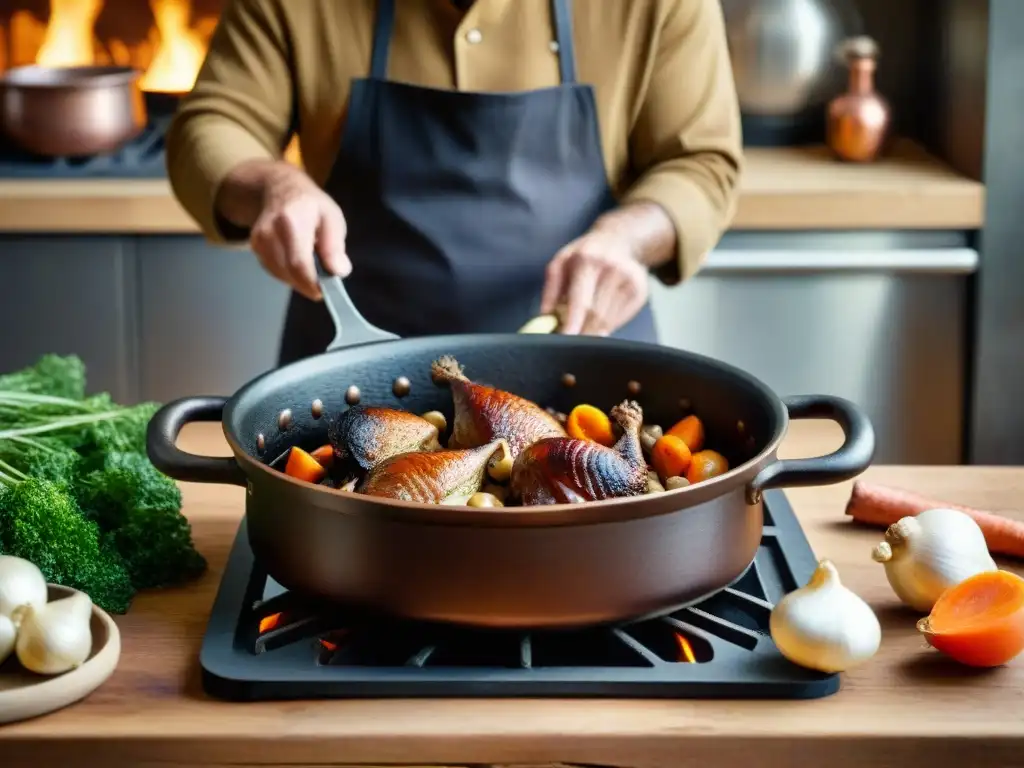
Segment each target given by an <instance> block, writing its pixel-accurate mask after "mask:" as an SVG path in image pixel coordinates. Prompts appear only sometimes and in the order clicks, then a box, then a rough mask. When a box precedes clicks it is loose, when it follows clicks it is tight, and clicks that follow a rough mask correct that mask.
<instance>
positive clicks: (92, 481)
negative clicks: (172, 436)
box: [75, 453, 206, 589]
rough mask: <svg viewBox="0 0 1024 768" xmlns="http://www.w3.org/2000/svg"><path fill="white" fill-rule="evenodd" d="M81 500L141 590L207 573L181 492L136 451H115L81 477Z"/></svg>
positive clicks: (77, 490)
mask: <svg viewBox="0 0 1024 768" xmlns="http://www.w3.org/2000/svg"><path fill="white" fill-rule="evenodd" d="M75 492H76V494H77V496H78V502H79V504H80V505H81V507H82V509H83V510H84V511H85V514H86V515H87V516H89V517H90V518H92V519H94V520H96V522H97V523H98V524H99V526H100V529H101V530H103V531H105V532H109V533H110V534H111V541H112V542H113V544H114V546H115V547H116V549H117V551H118V552H119V553H120V555H121V557H122V558H123V559H124V562H125V564H126V566H127V567H128V573H129V574H131V577H132V583H133V584H134V585H135V586H136V588H137V589H149V588H151V587H167V586H174V585H177V584H181V583H182V582H183V581H187V580H189V579H192V578H194V577H195V576H198V575H200V574H201V573H202V572H203V571H205V570H206V560H205V559H204V558H203V556H202V555H200V554H199V553H198V552H196V550H195V547H194V545H193V544H192V530H191V527H190V526H189V524H188V520H186V519H185V517H184V516H183V515H182V514H181V512H180V510H181V491H180V490H179V489H178V486H177V484H176V483H175V482H174V481H173V480H171V479H170V478H169V477H167V476H166V475H163V474H161V473H160V472H159V471H158V470H157V469H156V467H154V466H153V465H152V464H151V463H150V462H149V459H147V458H146V457H145V456H143V455H141V454H138V453H111V454H108V455H107V456H106V458H105V461H104V464H103V466H102V467H101V468H99V469H96V470H93V471H92V472H89V473H88V474H85V475H83V476H82V477H81V479H80V480H79V481H78V483H77V484H76V486H75Z"/></svg>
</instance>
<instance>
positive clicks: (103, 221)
mask: <svg viewBox="0 0 1024 768" xmlns="http://www.w3.org/2000/svg"><path fill="white" fill-rule="evenodd" d="M984 207H985V187H984V185H983V184H981V183H979V182H977V181H973V180H971V179H968V178H965V177H964V176H961V175H959V174H957V173H956V172H955V171H953V170H952V169H951V168H950V167H949V166H947V165H945V164H944V163H942V162H941V161H939V160H938V159H936V158H935V157H933V156H931V155H929V154H928V153H926V152H924V151H923V150H922V149H921V148H920V147H918V146H917V145H915V144H913V143H911V142H907V141H900V142H896V144H895V146H894V148H893V151H892V152H891V153H890V154H889V155H888V156H887V157H885V158H883V159H881V160H879V161H878V162H876V163H873V164H869V165H848V164H844V163H840V162H837V161H835V160H833V159H832V158H831V157H830V156H829V155H828V152H827V151H826V150H825V148H824V147H810V148H777V149H755V148H751V149H748V150H747V152H746V168H745V170H744V175H743V180H742V187H741V195H740V202H739V207H738V210H737V213H736V217H735V219H734V221H733V226H732V228H733V229H736V230H752V229H754V230H756V229H766V230H802V229H828V230H841V229H977V228H979V227H981V225H982V223H983V220H984ZM0 232H24V233H28V232H36V233H75V232H81V233H93V234H95V233H124V234H158V233H169V234H174V233H189V234H193V233H196V232H197V229H196V226H195V224H194V223H193V222H192V220H191V219H190V218H189V216H188V215H187V214H186V213H185V211H184V210H182V208H181V206H180V205H178V202H177V201H176V200H175V199H174V196H173V195H172V194H171V190H170V186H169V185H168V183H167V182H166V181H165V180H162V179H147V180H132V179H95V180H80V181H63V180H15V179H6V180H0Z"/></svg>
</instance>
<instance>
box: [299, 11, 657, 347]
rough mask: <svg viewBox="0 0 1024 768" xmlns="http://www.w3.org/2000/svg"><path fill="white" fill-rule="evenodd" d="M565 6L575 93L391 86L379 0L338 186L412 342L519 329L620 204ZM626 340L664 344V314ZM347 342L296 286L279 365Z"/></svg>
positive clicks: (364, 302)
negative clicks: (548, 273)
mask: <svg viewBox="0 0 1024 768" xmlns="http://www.w3.org/2000/svg"><path fill="white" fill-rule="evenodd" d="M551 9H552V14H553V16H554V22H555V25H554V26H555V31H556V36H557V41H558V51H559V54H558V55H559V63H560V70H561V80H562V84H561V85H560V86H556V87H554V88H544V89H541V90H536V91H529V92H523V93H466V92H462V91H448V90H438V89H433V88H422V87H417V86H412V85H406V84H403V83H397V82H389V81H388V80H387V62H388V47H389V45H390V42H391V32H392V27H393V26H394V18H395V0H379V3H378V7H377V18H376V24H375V29H374V34H373V54H372V59H371V66H370V77H369V78H367V79H359V80H354V81H353V83H352V91H351V97H350V102H349V109H348V117H347V119H346V123H345V130H344V135H343V138H342V143H341V149H340V151H339V153H338V158H337V160H336V162H335V164H334V167H333V168H332V169H331V172H330V175H329V177H328V180H327V183H326V184H325V185H324V188H325V190H326V191H327V193H328V194H330V195H331V197H333V198H334V200H335V201H336V202H337V203H338V204H339V205H340V206H341V210H342V211H343V212H344V214H345V220H346V221H347V223H348V238H347V241H346V243H347V245H346V250H347V253H348V256H349V258H350V259H351V260H352V266H353V269H352V275H351V276H350V277H348V278H347V279H346V280H345V286H346V288H347V289H348V291H349V294H350V296H351V297H352V301H353V303H354V304H355V305H356V307H357V308H358V309H359V311H360V312H361V313H362V314H363V315H364V316H365V317H366V319H367V320H369V321H370V322H371V323H373V324H374V325H376V326H378V327H380V328H383V329H385V330H388V331H391V332H393V333H396V334H398V335H399V336H403V337H410V336H428V335H435V334H451V333H511V332H515V331H516V330H518V329H519V328H520V327H521V326H522V325H523V324H524V323H525V322H526V321H527V320H529V319H530V318H531V317H533V316H535V315H536V314H537V312H538V310H539V307H540V294H541V289H542V287H543V285H544V269H545V267H546V266H547V264H548V262H549V261H550V260H551V258H552V257H553V256H554V254H555V253H556V252H557V251H558V250H559V249H560V248H561V247H562V246H564V245H565V244H566V243H568V242H569V241H571V240H573V239H574V238H576V237H579V236H580V235H582V234H583V233H584V232H586V231H587V229H589V228H590V226H591V225H592V224H593V223H594V221H595V219H597V217H598V216H600V215H601V214H602V213H604V212H605V211H607V210H609V209H610V208H612V207H614V206H615V205H616V201H615V198H614V196H613V194H612V191H611V189H609V186H608V180H607V175H606V173H605V167H604V157H603V155H602V153H601V139H600V133H599V130H598V116H597V105H596V103H595V100H594V91H593V89H592V88H591V87H590V86H589V85H580V84H578V83H577V82H576V63H575V57H574V54H573V39H572V20H571V17H570V11H569V0H552V2H551ZM509 66H514V64H513V63H510V64H509ZM613 335H614V336H615V337H616V338H623V339H632V340H637V341H650V342H654V341H657V335H656V331H655V327H654V318H653V316H652V314H651V310H650V307H649V306H645V307H644V308H643V309H642V310H641V311H640V313H639V314H638V315H637V316H636V317H635V318H633V320H632V321H630V322H629V323H628V324H626V325H625V326H624V327H623V328H621V329H619V331H617V332H616V333H614V334H613ZM333 337H334V329H333V325H332V323H331V319H330V317H329V315H328V313H327V310H326V308H325V307H324V305H323V304H322V303H320V302H313V301H309V300H308V299H305V298H303V297H302V296H300V295H299V294H293V295H292V297H291V301H290V304H289V307H288V314H287V317H286V320H285V327H284V334H283V339H282V343H281V353H280V362H281V363H282V364H285V363H289V362H292V361H295V360H298V359H300V358H304V357H309V356H311V355H316V354H320V353H322V352H323V351H324V350H325V349H326V347H327V345H328V344H329V343H330V341H331V340H332V339H333Z"/></svg>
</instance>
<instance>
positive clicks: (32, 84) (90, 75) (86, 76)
mask: <svg viewBox="0 0 1024 768" xmlns="http://www.w3.org/2000/svg"><path fill="white" fill-rule="evenodd" d="M33 75H39V77H34V76H33ZM141 75H142V73H141V72H140V71H139V70H137V69H135V68H134V67H122V66H116V65H110V66H102V65H95V66H91V65H90V66H75V67H47V66H43V65H40V64H26V65H24V66H21V67H12V68H11V69H9V70H7V71H6V72H5V73H4V74H3V77H2V78H0V84H2V85H3V86H5V87H8V88H15V89H19V90H39V91H58V90H65V89H74V90H81V89H83V88H102V87H106V86H111V85H125V84H131V83H133V82H135V81H136V80H138V79H139V77H140V76H141Z"/></svg>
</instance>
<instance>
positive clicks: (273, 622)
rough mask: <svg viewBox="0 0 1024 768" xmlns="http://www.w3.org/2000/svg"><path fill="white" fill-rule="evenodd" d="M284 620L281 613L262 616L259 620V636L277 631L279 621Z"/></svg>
mask: <svg viewBox="0 0 1024 768" xmlns="http://www.w3.org/2000/svg"><path fill="white" fill-rule="evenodd" d="M283 618H284V614H283V613H272V614H270V615H269V616H264V617H263V618H262V619H260V634H261V635H262V634H263V633H264V632H269V631H270V630H272V629H277V628H278V627H279V626H281V621H282V619H283Z"/></svg>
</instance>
